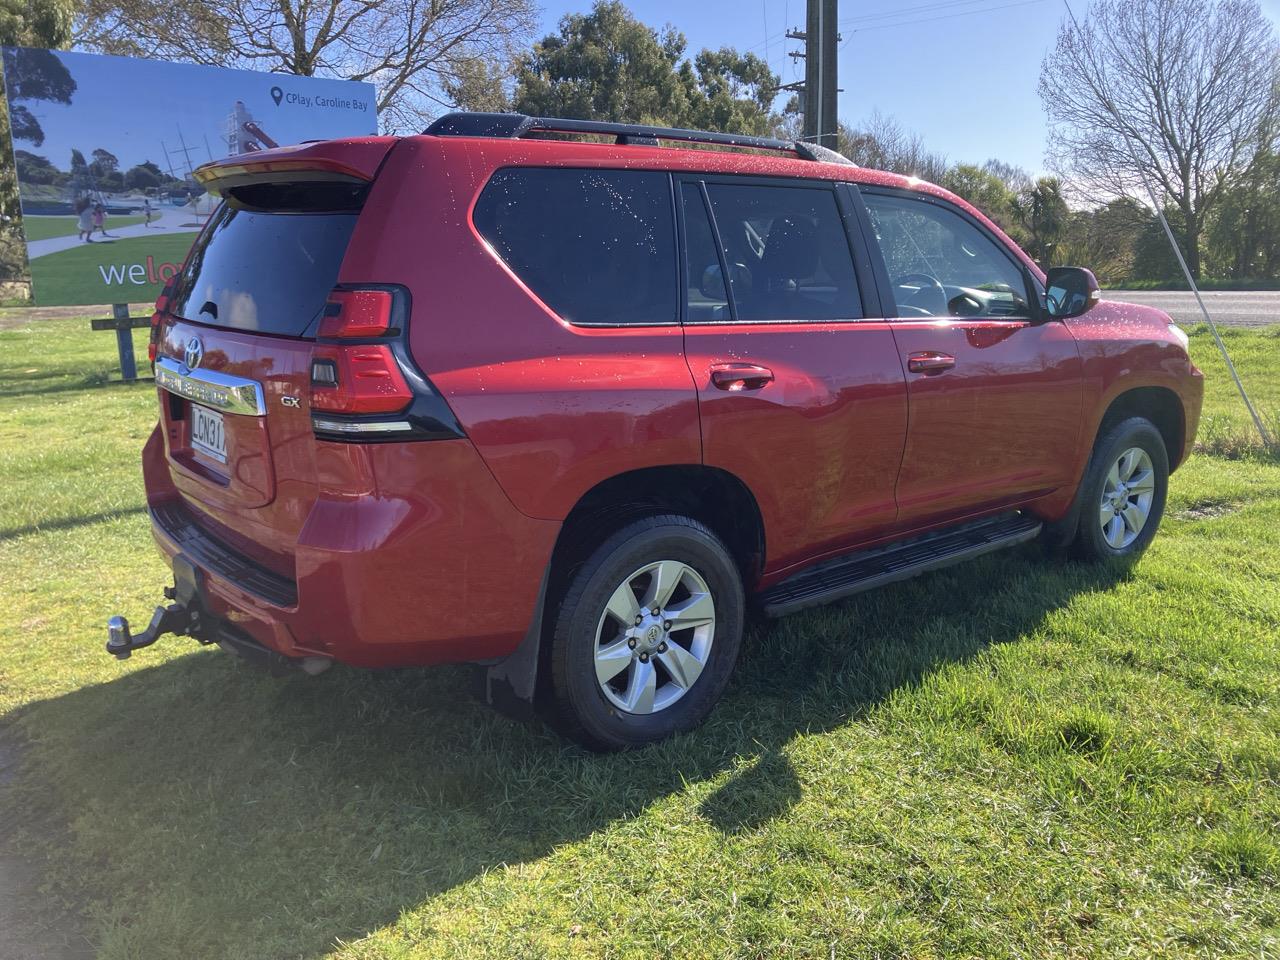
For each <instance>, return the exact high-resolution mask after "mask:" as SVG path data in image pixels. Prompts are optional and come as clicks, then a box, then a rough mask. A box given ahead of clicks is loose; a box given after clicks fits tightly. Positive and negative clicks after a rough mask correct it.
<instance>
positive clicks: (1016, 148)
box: [542, 0, 1280, 173]
mask: <svg viewBox="0 0 1280 960" xmlns="http://www.w3.org/2000/svg"><path fill="white" fill-rule="evenodd" d="M625 2H626V3H627V6H629V7H630V8H631V11H632V12H633V13H634V14H635V15H636V16H637V17H638V18H639V19H640V20H641V21H643V22H644V23H647V24H648V25H650V26H653V27H658V26H662V25H664V24H666V23H670V24H672V25H673V26H675V27H676V28H677V29H679V30H680V31H682V32H683V33H684V35H685V37H686V38H687V39H688V41H689V52H690V53H693V52H696V51H698V50H701V49H702V48H704V47H712V48H718V47H721V46H732V47H736V48H737V49H738V50H746V51H750V52H752V53H756V54H759V55H761V56H763V57H765V58H766V59H767V60H768V61H769V64H770V66H772V67H773V70H774V72H775V73H777V74H779V75H780V76H781V77H782V80H783V82H784V83H790V82H791V81H793V80H803V79H804V62H803V61H796V62H795V63H794V65H793V63H792V59H791V58H790V57H789V56H787V52H788V51H791V50H796V49H799V48H800V47H801V44H800V41H797V40H787V39H786V38H785V37H784V36H783V33H785V31H786V30H787V29H788V28H792V27H798V28H800V29H803V28H804V19H805V0H694V2H688V0H679V2H677V0H625ZM1086 4H1087V0H1077V2H1075V3H1074V4H1073V6H1074V8H1075V11H1076V15H1077V16H1079V15H1081V13H1082V12H1083V10H1084V7H1085V6H1086ZM1262 6H1263V9H1264V10H1265V11H1266V12H1267V14H1268V15H1269V16H1270V17H1271V19H1272V20H1273V21H1275V22H1276V23H1277V25H1280V0H1263V4H1262ZM590 7H591V3H590V0H544V6H543V18H542V19H543V30H542V33H548V32H553V31H555V29H556V24H557V23H558V21H559V19H560V17H561V16H563V15H564V14H566V13H580V12H586V11H587V10H589V9H590ZM839 16H840V33H841V36H842V37H843V39H842V41H841V43H840V50H839V61H838V64H839V65H838V78H839V79H838V82H839V85H840V87H841V88H842V89H843V90H844V92H843V93H841V94H840V107H839V116H840V119H841V120H843V121H846V122H851V123H853V124H854V125H857V124H858V123H859V122H862V121H865V120H867V119H869V118H870V117H871V115H872V114H873V113H874V112H875V111H877V110H878V111H879V112H880V113H882V114H886V115H891V116H893V117H895V118H896V119H897V120H898V122H899V123H900V124H901V125H902V126H903V127H904V128H906V129H907V130H909V131H911V132H914V133H918V134H919V135H920V136H921V137H922V138H923V139H924V142H925V146H926V147H927V148H928V149H930V150H932V151H934V152H937V153H942V154H944V155H945V156H946V157H947V158H948V159H949V160H952V161H955V162H972V163H981V162H982V161H984V160H987V159H989V158H992V157H996V158H999V159H1001V160H1004V161H1005V162H1007V163H1013V164H1016V165H1018V166H1020V167H1023V168H1025V169H1026V170H1028V171H1029V172H1031V173H1041V172H1044V171H1045V168H1046V162H1045V156H1044V154H1045V146H1046V141H1047V138H1048V130H1047V127H1046V124H1045V118H1044V109H1043V107H1042V106H1041V103H1040V97H1039V94H1038V93H1037V92H1036V85H1037V83H1038V81H1039V77H1040V63H1041V61H1042V60H1043V59H1044V55H1045V53H1046V52H1047V51H1048V50H1049V48H1050V47H1051V45H1052V43H1053V40H1054V37H1055V35H1056V32H1057V28H1058V23H1059V22H1060V21H1061V20H1062V18H1063V17H1065V16H1066V9H1065V7H1064V6H1063V4H1062V0H899V2H894V0H841V2H840V4H839ZM781 102H782V101H781V100H780V101H779V103H781Z"/></svg>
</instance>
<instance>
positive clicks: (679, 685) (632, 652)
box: [595, 560, 716, 714]
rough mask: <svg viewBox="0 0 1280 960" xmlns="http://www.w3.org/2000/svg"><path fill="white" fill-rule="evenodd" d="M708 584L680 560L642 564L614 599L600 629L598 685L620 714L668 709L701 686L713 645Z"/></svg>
mask: <svg viewBox="0 0 1280 960" xmlns="http://www.w3.org/2000/svg"><path fill="white" fill-rule="evenodd" d="M715 632H716V606H715V599H714V598H713V597H712V595H711V590H710V588H708V586H707V582H706V581H705V580H704V579H703V578H702V576H701V574H699V573H698V571H697V570H695V569H694V568H693V567H691V566H689V565H688V564H687V563H683V562H681V561H679V560H659V561H656V562H654V563H648V564H645V565H644V566H643V567H640V568H639V569H638V570H636V571H634V572H633V573H631V574H630V575H629V576H627V577H626V578H625V579H624V580H623V581H622V582H621V583H620V584H618V586H617V587H616V588H615V589H614V591H613V593H612V594H611V595H610V597H609V600H608V602H607V603H606V604H605V609H604V612H603V613H602V614H601V615H600V620H599V623H598V625H597V627H596V642H595V669H596V682H597V683H598V684H599V685H600V690H601V692H603V693H604V695H605V697H606V698H607V699H608V700H609V702H610V703H612V704H613V705H614V706H615V707H616V708H617V709H619V710H621V711H624V712H626V713H632V714H651V713H657V712H658V711H660V710H665V709H666V708H667V707H669V706H671V705H672V704H673V703H675V702H676V701H677V700H679V699H680V698H681V697H683V696H684V695H685V694H686V693H687V692H688V691H689V689H690V688H691V687H692V686H693V685H694V683H696V682H697V680H698V677H699V676H700V675H701V674H702V671H703V669H704V668H705V667H706V665H707V659H708V658H709V657H710V655H711V646H712V643H713V642H714V640H715Z"/></svg>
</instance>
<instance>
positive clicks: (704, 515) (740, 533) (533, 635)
mask: <svg viewBox="0 0 1280 960" xmlns="http://www.w3.org/2000/svg"><path fill="white" fill-rule="evenodd" d="M666 513H675V514H680V515H683V516H688V517H692V518H693V519H695V520H698V521H700V522H701V523H703V524H705V525H706V526H707V527H708V528H710V529H711V531H712V532H713V533H715V534H716V536H718V537H720V539H721V540H723V541H724V543H725V546H726V547H728V548H729V553H730V554H731V555H732V557H733V558H734V561H735V562H736V563H737V565H738V569H739V571H740V572H741V574H742V583H743V589H744V591H745V592H747V593H750V592H751V589H752V586H753V585H754V583H755V582H756V580H758V579H759V576H760V573H761V571H762V570H763V569H764V559H765V530H764V519H763V515H762V514H761V512H760V506H759V504H758V503H757V502H756V498H755V496H754V495H753V494H752V493H751V490H750V489H749V488H748V487H747V485H746V484H745V483H744V482H743V481H742V480H741V479H740V478H738V477H737V476H735V475H733V474H732V473H729V472H728V471H727V470H721V469H719V468H717V467H708V466H704V465H702V464H673V465H670V466H661V467H644V468H640V469H636V470H630V471H627V472H625V473H620V474H616V475H614V476H612V477H609V478H607V479H605V480H602V481H600V482H599V483H597V484H596V485H595V486H593V487H591V488H590V489H589V490H587V491H586V492H585V493H583V494H582V496H581V497H579V498H578V501H577V503H576V504H574V506H573V508H572V509H571V510H570V511H569V513H568V515H567V516H566V517H565V519H564V522H563V524H562V525H561V528H560V533H559V536H557V538H556V543H555V546H554V548H553V549H552V553H551V559H550V560H549V562H548V564H547V569H546V571H545V572H544V574H543V582H542V588H541V591H540V600H539V602H538V604H537V607H536V610H535V614H534V618H533V622H532V623H530V625H529V630H528V633H527V634H526V635H525V639H524V640H523V641H522V642H521V644H520V646H519V647H518V648H517V650H516V651H515V653H513V654H512V655H511V656H510V657H508V658H507V659H505V660H503V661H501V662H499V663H496V664H493V665H492V666H490V667H488V668H487V670H486V674H485V679H484V689H485V699H486V700H487V701H488V702H489V703H490V704H492V705H493V706H496V707H499V708H501V709H504V710H506V711H507V712H510V713H514V714H516V715H520V716H525V715H527V714H528V713H529V712H530V708H531V707H532V706H533V705H534V704H535V703H537V702H540V701H541V700H542V698H543V697H544V696H546V695H547V693H548V691H547V687H546V684H547V680H548V677H549V674H550V670H549V663H548V654H549V651H550V644H545V643H543V642H542V639H543V636H544V634H545V632H546V627H547V624H548V623H552V622H554V618H555V616H556V613H557V609H556V605H557V602H558V598H559V597H561V596H562V595H563V593H564V590H565V587H566V585H567V584H568V582H569V581H570V579H571V578H572V577H573V574H574V573H575V572H576V571H577V569H578V567H579V566H580V565H581V564H582V563H585V562H586V560H587V559H588V558H589V557H590V555H591V553H592V552H593V551H594V550H595V549H596V547H598V546H599V545H600V544H601V543H602V542H603V541H604V540H605V539H606V538H607V537H608V536H609V535H610V534H611V533H613V532H615V531H616V530H618V529H620V528H621V527H623V526H625V525H626V524H628V523H631V522H634V521H635V520H638V519H641V518H643V517H648V516H656V515H660V514H666Z"/></svg>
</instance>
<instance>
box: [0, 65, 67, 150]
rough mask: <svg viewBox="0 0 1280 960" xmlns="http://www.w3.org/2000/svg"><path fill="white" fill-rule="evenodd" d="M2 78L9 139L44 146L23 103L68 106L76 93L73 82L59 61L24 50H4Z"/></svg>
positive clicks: (38, 127)
mask: <svg viewBox="0 0 1280 960" xmlns="http://www.w3.org/2000/svg"><path fill="white" fill-rule="evenodd" d="M4 75H5V78H6V94H7V95H8V101H9V122H10V123H11V124H12V130H13V132H12V136H13V139H14V140H27V141H29V142H31V143H33V144H34V145H35V146H37V147H38V146H40V145H41V144H43V143H44V130H42V129H41V127H40V121H39V120H37V119H36V116H35V114H34V113H32V112H31V110H30V109H28V108H27V106H26V103H27V102H29V101H32V100H45V101H48V102H50V103H70V102H71V96H72V94H74V93H75V92H76V81H75V79H74V78H73V77H72V76H71V73H70V72H69V71H68V70H67V68H66V67H65V66H64V65H63V63H62V61H61V60H59V59H58V58H57V57H56V56H54V55H53V54H52V53H50V52H49V51H48V50H32V49H27V48H25V47H12V48H6V49H5V51H4Z"/></svg>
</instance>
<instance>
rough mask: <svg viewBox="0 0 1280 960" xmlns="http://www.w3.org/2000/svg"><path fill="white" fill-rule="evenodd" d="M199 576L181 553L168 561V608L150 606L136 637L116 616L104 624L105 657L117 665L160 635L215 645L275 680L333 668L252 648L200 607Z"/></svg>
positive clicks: (325, 661)
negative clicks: (170, 572)
mask: <svg viewBox="0 0 1280 960" xmlns="http://www.w3.org/2000/svg"><path fill="white" fill-rule="evenodd" d="M203 579H204V575H203V573H201V571H200V570H199V568H197V567H196V566H195V565H194V564H193V563H192V562H191V561H190V560H188V559H187V558H186V557H185V556H183V555H182V554H179V555H178V556H176V557H174V558H173V586H172V587H165V588H164V596H165V599H166V600H172V601H173V602H172V603H169V604H166V605H163V606H159V607H156V611H155V613H153V614H152V615H151V622H150V623H149V624H147V629H145V630H143V631H142V632H141V633H140V634H138V635H137V636H134V635H133V634H132V633H130V632H129V621H128V620H126V619H125V618H124V617H120V616H116V617H112V618H111V619H110V620H108V621H107V653H109V654H111V655H112V656H113V657H115V658H116V659H117V660H128V659H129V657H130V656H131V655H132V654H133V651H135V650H141V649H142V648H143V647H149V646H151V644H153V643H155V642H156V641H157V640H159V639H160V637H161V636H163V635H164V634H166V633H172V634H175V635H176V636H180V637H192V638H194V639H196V640H198V641H200V643H202V644H210V643H216V644H217V645H218V646H220V647H222V649H223V650H226V651H227V652H228V653H231V654H234V655H235V656H237V657H239V658H241V659H242V660H246V661H248V662H250V663H252V664H254V665H255V666H259V667H263V668H265V669H267V670H268V671H270V672H271V673H272V674H273V675H275V676H285V675H287V674H289V673H291V672H293V671H294V670H301V671H302V672H303V673H305V674H307V675H309V676H316V675H317V674H320V673H324V672H325V670H327V669H329V667H331V666H332V665H333V660H332V659H331V658H329V657H320V656H309V657H287V656H285V655H284V654H282V653H277V652H276V651H275V650H269V649H267V648H266V647H264V646H262V644H260V643H257V642H256V641H254V640H253V639H252V638H250V637H248V636H247V635H245V634H244V633H242V632H241V631H239V630H236V629H235V628H234V627H232V625H231V624H229V623H227V622H225V621H223V620H220V619H218V618H217V617H214V616H211V615H210V614H209V613H208V612H207V611H206V610H205V608H204V603H203V602H202V600H201V597H202V596H203V589H202V588H203Z"/></svg>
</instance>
